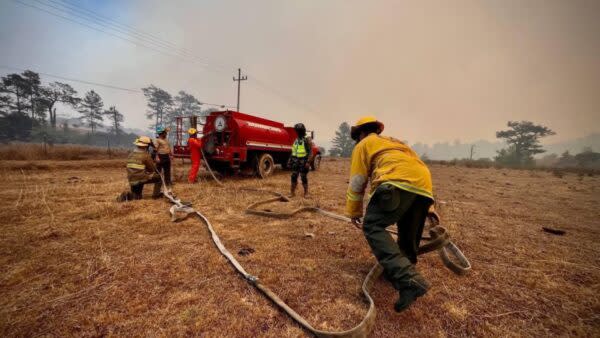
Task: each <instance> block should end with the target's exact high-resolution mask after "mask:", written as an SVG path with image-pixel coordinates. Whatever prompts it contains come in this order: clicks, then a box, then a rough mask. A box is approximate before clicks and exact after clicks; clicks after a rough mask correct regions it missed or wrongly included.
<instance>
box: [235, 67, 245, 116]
mask: <svg viewBox="0 0 600 338" xmlns="http://www.w3.org/2000/svg"><path fill="white" fill-rule="evenodd" d="M246 80H248V77H247V76H246V75H244V76H243V77H242V69H241V68H238V77H237V79H236V78H235V76H234V77H233V81H237V83H238V93H237V94H238V95H237V96H238V98H237V111H240V86H241V83H242V81H246Z"/></svg>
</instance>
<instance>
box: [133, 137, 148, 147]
mask: <svg viewBox="0 0 600 338" xmlns="http://www.w3.org/2000/svg"><path fill="white" fill-rule="evenodd" d="M150 143H152V140H151V139H150V138H149V137H148V136H140V137H138V138H136V139H135V142H133V144H135V145H136V146H138V147H148V146H149V145H150Z"/></svg>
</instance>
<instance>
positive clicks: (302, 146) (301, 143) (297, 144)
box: [292, 139, 308, 158]
mask: <svg viewBox="0 0 600 338" xmlns="http://www.w3.org/2000/svg"><path fill="white" fill-rule="evenodd" d="M306 155H308V151H307V150H306V140H305V139H302V140H300V139H296V140H295V141H294V144H293V145H292V156H294V157H298V158H302V157H306Z"/></svg>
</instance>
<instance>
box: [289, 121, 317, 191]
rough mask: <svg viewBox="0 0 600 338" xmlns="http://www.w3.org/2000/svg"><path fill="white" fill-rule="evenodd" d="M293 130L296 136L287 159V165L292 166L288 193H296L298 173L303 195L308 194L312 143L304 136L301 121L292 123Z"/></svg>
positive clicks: (303, 127)
mask: <svg viewBox="0 0 600 338" xmlns="http://www.w3.org/2000/svg"><path fill="white" fill-rule="evenodd" d="M294 130H295V131H296V135H297V136H298V137H297V138H296V140H295V141H294V144H293V145H292V156H291V157H290V159H289V160H288V167H291V168H292V186H291V189H290V195H291V196H292V197H294V196H295V195H296V187H297V186H298V175H299V176H300V178H301V180H302V187H303V188H304V197H307V195H308V171H309V170H310V164H311V163H312V161H313V153H312V148H313V144H312V141H311V139H310V138H309V137H307V136H306V127H305V126H304V124H302V123H297V124H296V125H294Z"/></svg>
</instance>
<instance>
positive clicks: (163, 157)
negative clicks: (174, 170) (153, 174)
mask: <svg viewBox="0 0 600 338" xmlns="http://www.w3.org/2000/svg"><path fill="white" fill-rule="evenodd" d="M158 159H159V160H160V162H159V163H157V164H156V169H158V171H159V172H161V173H162V174H163V176H164V177H165V184H166V185H167V186H169V187H170V186H171V185H172V182H171V157H170V156H169V155H168V154H158Z"/></svg>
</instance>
